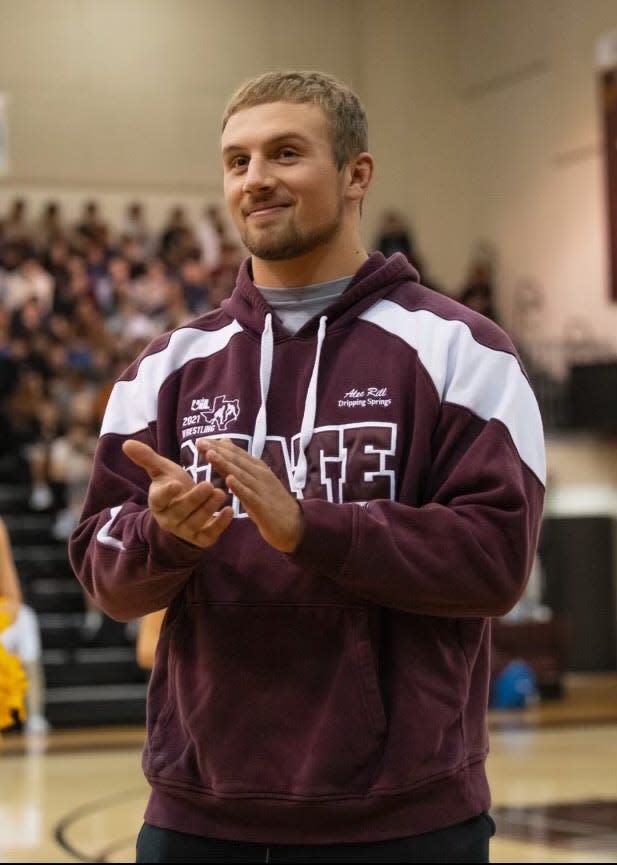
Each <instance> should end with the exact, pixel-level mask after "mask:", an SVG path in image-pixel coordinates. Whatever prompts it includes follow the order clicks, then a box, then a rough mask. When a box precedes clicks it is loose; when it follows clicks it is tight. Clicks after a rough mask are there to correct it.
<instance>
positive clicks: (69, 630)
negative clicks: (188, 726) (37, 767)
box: [0, 453, 147, 729]
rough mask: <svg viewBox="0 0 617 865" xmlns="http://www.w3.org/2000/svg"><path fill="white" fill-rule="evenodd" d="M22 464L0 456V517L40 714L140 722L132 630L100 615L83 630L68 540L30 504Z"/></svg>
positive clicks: (71, 723) (75, 721)
mask: <svg viewBox="0 0 617 865" xmlns="http://www.w3.org/2000/svg"><path fill="white" fill-rule="evenodd" d="M29 494H30V483H29V479H28V470H27V465H25V464H24V463H23V462H22V460H21V459H20V457H19V455H18V454H13V453H9V454H5V455H3V456H2V457H1V458H0V514H2V516H3V518H4V521H5V523H6V526H7V529H8V531H9V535H10V538H11V543H12V547H13V557H14V560H15V565H16V567H17V571H18V574H19V577H20V580H21V584H22V590H23V593H24V601H25V603H27V604H28V605H29V606H30V607H32V608H33V609H34V610H35V612H36V613H37V615H38V619H39V624H40V630H41V642H42V649H43V658H42V660H43V670H44V674H45V684H46V688H45V703H46V706H45V715H46V718H47V720H48V721H49V723H50V724H51V726H52V728H56V729H58V728H65V727H78V726H79V727H83V726H98V725H103V726H110V725H126V724H142V723H144V721H145V698H146V688H147V673H146V672H145V671H144V670H142V669H141V668H140V667H139V666H138V664H137V662H136V660H135V642H134V635H133V634H132V633H131V630H130V628H127V626H126V625H125V624H122V623H119V622H115V621H113V620H112V619H109V618H108V617H106V616H105V615H102V624H101V627H100V628H98V630H96V632H95V633H88V632H87V631H85V630H84V627H83V626H84V614H85V605H84V597H83V593H82V590H81V586H80V584H79V583H78V581H77V579H76V577H75V575H74V574H73V572H72V570H71V566H70V563H69V560H68V554H67V545H66V541H64V540H62V541H61V540H56V539H55V537H54V535H53V533H52V526H53V520H54V513H53V509H49V510H48V511H42V512H33V511H32V510H31V509H30V505H29Z"/></svg>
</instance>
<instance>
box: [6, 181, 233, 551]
mask: <svg viewBox="0 0 617 865" xmlns="http://www.w3.org/2000/svg"><path fill="white" fill-rule="evenodd" d="M244 254H245V252H244V250H243V248H242V247H241V245H240V244H239V243H238V242H237V240H236V238H235V237H234V236H233V235H232V234H230V232H229V231H228V229H227V227H226V224H225V222H224V221H223V219H222V218H221V216H220V213H219V210H218V206H217V205H213V204H209V205H206V206H205V207H204V210H203V214H202V217H201V218H200V219H199V220H194V221H191V219H190V218H189V217H188V216H187V212H186V209H185V208H184V207H183V206H182V205H177V206H174V207H173V208H171V210H170V213H169V215H168V219H167V220H166V222H165V224H164V225H163V226H162V227H160V228H159V229H158V230H152V229H151V228H149V226H148V221H147V214H146V213H145V212H144V206H143V204H142V203H141V202H139V201H131V202H128V203H127V205H126V210H125V215H124V219H123V220H122V222H121V224H120V225H118V226H112V225H111V224H110V223H109V222H108V221H107V220H106V219H105V217H104V214H103V213H102V212H101V207H100V205H99V203H98V202H97V201H96V200H88V201H87V202H85V203H84V206H83V209H82V212H81V213H80V215H79V217H78V218H77V219H75V220H73V221H70V220H68V219H66V218H65V217H64V215H63V212H62V207H61V205H60V204H59V203H58V202H57V201H49V202H48V203H46V204H45V205H44V206H43V207H42V209H41V212H40V213H37V214H31V213H30V212H29V205H28V202H27V200H26V199H25V198H16V199H14V200H13V201H12V202H11V203H10V204H9V206H8V207H7V209H6V212H5V213H0V457H2V456H6V455H9V456H11V455H15V456H16V457H17V458H19V459H22V460H23V464H24V467H25V471H26V473H27V480H28V481H29V483H30V490H31V492H30V507H31V508H32V509H33V510H40V511H47V510H49V511H52V512H53V514H54V515H55V522H54V533H55V534H56V536H57V537H58V538H59V539H61V538H66V537H68V534H69V533H70V531H71V529H72V527H73V525H74V523H75V519H76V517H77V514H78V511H79V508H80V506H81V502H82V499H83V493H84V490H85V486H86V484H87V481H88V476H89V472H90V467H91V457H92V453H93V450H94V447H95V444H96V438H97V435H98V429H99V427H100V422H101V419H102V414H103V411H104V409H105V405H106V402H107V398H108V396H109V392H110V389H111V386H112V384H113V381H114V380H115V378H116V377H117V375H118V374H119V373H120V372H121V371H122V370H123V369H124V368H125V367H126V366H127V365H128V364H129V363H130V362H131V361H132V360H133V359H134V358H135V357H136V355H137V354H138V353H139V351H140V350H141V349H142V348H143V347H144V346H145V345H146V344H147V343H148V342H149V341H150V339H152V338H153V337H154V336H156V335H158V334H159V333H162V332H164V331H166V330H169V329H171V328H173V327H175V326H177V325H179V324H182V323H183V322H184V321H187V320H189V319H191V318H194V317H195V316H197V315H199V314H201V313H202V312H205V311H207V310H209V309H212V308H215V307H217V306H218V305H219V304H220V302H221V300H222V299H223V298H224V297H226V296H227V295H228V294H229V293H230V292H231V289H232V287H233V284H234V280H235V276H236V273H237V269H238V266H239V264H240V262H241V260H242V258H243V256H244Z"/></svg>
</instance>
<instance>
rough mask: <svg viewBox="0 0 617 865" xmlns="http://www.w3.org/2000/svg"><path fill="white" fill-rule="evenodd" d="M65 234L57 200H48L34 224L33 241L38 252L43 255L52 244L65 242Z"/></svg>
mask: <svg viewBox="0 0 617 865" xmlns="http://www.w3.org/2000/svg"><path fill="white" fill-rule="evenodd" d="M66 236H67V229H66V226H65V225H64V222H63V220H62V212H61V208H60V204H59V202H57V201H48V202H47V203H46V204H45V205H44V206H43V209H42V211H41V214H40V216H39V218H38V220H37V222H36V225H35V226H34V232H33V241H34V245H35V248H36V250H37V252H38V254H39V255H41V256H44V255H45V254H46V253H47V251H48V250H49V249H50V248H51V247H52V246H53V245H54V244H56V243H65V241H66Z"/></svg>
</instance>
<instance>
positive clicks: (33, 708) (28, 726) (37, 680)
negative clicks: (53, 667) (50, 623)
mask: <svg viewBox="0 0 617 865" xmlns="http://www.w3.org/2000/svg"><path fill="white" fill-rule="evenodd" d="M0 597H1V598H4V599H6V601H7V604H6V607H5V609H6V611H7V612H8V613H9V615H10V617H11V618H12V623H11V625H10V626H9V627H8V628H7V629H6V630H5V631H2V633H1V634H0V641H2V643H3V644H4V646H5V648H6V649H7V651H9V652H11V654H13V655H15V656H16V657H17V658H19V660H20V661H21V663H22V665H23V668H24V672H25V674H26V677H27V680H28V690H27V691H26V721H25V724H24V730H25V731H26V733H44V732H46V731H47V730H48V729H49V722H48V721H47V719H46V717H45V671H44V668H43V659H42V648H41V633H40V626H39V620H38V617H37V615H36V613H35V611H34V610H33V609H32V607H30V606H29V605H28V604H25V603H24V600H23V595H22V590H21V584H20V581H19V576H18V573H17V569H16V567H15V560H14V558H13V552H12V548H11V541H10V537H9V533H8V529H7V526H6V523H5V521H4V519H3V518H2V517H0Z"/></svg>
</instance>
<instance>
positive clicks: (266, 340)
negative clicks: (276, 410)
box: [251, 313, 274, 459]
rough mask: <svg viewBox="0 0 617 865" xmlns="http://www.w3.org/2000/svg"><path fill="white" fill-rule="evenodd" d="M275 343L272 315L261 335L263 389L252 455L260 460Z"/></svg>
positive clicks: (260, 359)
mask: <svg viewBox="0 0 617 865" xmlns="http://www.w3.org/2000/svg"><path fill="white" fill-rule="evenodd" d="M273 348H274V341H273V338H272V314H271V313H268V314H267V315H266V320H265V323H264V329H263V333H262V334H261V355H260V358H259V387H260V389H261V405H260V406H259V411H258V412H257V419H256V420H255V430H254V432H253V446H252V448H251V454H252V455H253V456H254V457H257V459H259V458H260V457H261V455H262V453H263V450H264V447H265V444H266V432H267V421H266V401H267V399H268V391H269V390H270V378H271V376H272V354H273Z"/></svg>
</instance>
